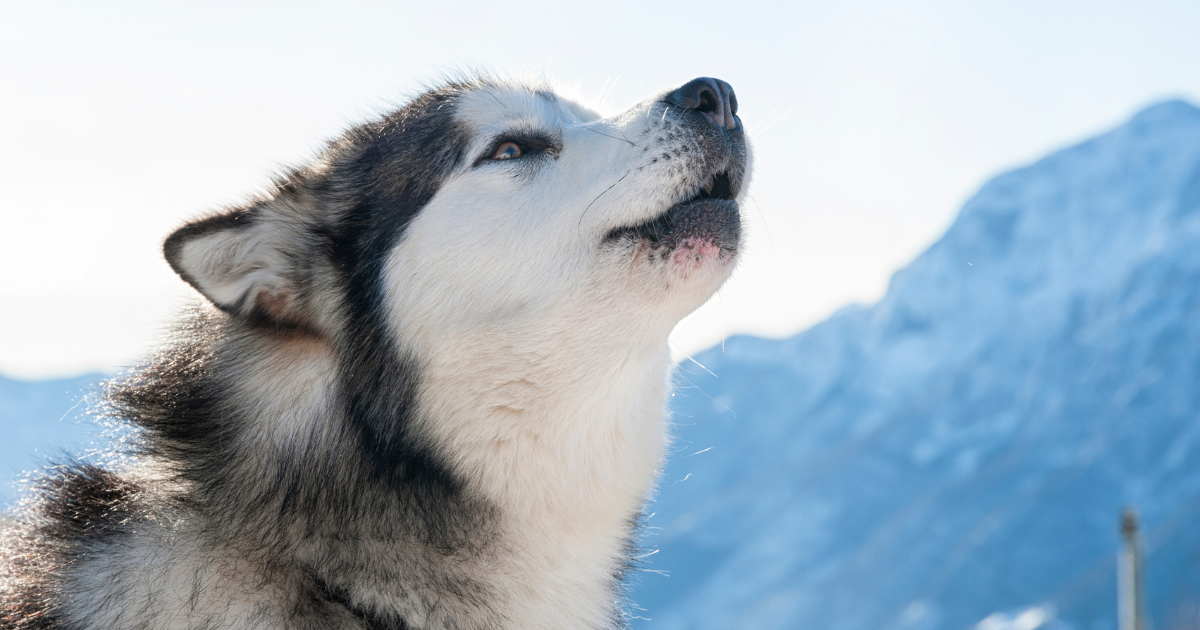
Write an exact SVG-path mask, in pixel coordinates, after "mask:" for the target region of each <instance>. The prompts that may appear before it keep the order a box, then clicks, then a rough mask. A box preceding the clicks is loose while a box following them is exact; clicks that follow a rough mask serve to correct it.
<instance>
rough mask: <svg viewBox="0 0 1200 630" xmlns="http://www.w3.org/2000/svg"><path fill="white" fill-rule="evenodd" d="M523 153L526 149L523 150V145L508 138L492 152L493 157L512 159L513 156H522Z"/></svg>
mask: <svg viewBox="0 0 1200 630" xmlns="http://www.w3.org/2000/svg"><path fill="white" fill-rule="evenodd" d="M522 153H524V151H523V150H521V145H519V144H517V143H516V142H513V141H512V140H508V141H505V142H501V143H500V146H498V147H496V152H495V153H493V154H492V159H493V160H511V159H513V158H519V157H521V154H522Z"/></svg>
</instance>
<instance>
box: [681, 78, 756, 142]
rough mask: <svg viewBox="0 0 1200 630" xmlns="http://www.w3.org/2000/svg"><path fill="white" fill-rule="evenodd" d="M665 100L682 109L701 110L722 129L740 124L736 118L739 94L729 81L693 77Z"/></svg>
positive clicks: (732, 127) (734, 127)
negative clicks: (734, 91) (736, 93)
mask: <svg viewBox="0 0 1200 630" xmlns="http://www.w3.org/2000/svg"><path fill="white" fill-rule="evenodd" d="M663 101H665V102H667V103H670V104H672V105H674V106H676V107H679V108H682V109H690V110H695V111H697V112H700V113H701V114H704V116H705V117H706V118H708V119H709V120H711V121H712V123H713V124H714V125H716V126H718V127H720V128H722V129H736V128H737V126H738V121H737V119H736V118H734V115H735V114H737V107H738V106H737V95H735V94H734V93H733V88H732V87H731V86H730V85H729V84H728V83H726V82H724V81H722V80H720V79H713V78H710V77H700V78H699V79H692V80H691V81H688V82H687V83H685V84H683V86H682V87H680V88H679V89H677V90H675V91H674V92H671V93H670V94H668V95H666V97H664V98H663Z"/></svg>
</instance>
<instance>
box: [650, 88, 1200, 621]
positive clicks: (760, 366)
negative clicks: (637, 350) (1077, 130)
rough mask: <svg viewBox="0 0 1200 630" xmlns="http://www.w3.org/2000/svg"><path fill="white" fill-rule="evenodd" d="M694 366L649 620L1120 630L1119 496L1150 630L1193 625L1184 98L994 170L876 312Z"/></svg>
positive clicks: (1191, 139) (668, 481)
mask: <svg viewBox="0 0 1200 630" xmlns="http://www.w3.org/2000/svg"><path fill="white" fill-rule="evenodd" d="M796 290H801V289H799V288H797V289H796ZM696 360H697V362H698V363H699V364H702V365H703V366H704V367H705V368H706V369H700V368H699V367H696V366H695V365H691V366H689V364H687V363H685V364H684V366H682V370H681V374H680V385H681V387H682V389H681V390H680V392H679V394H678V395H677V397H676V399H677V401H678V402H677V403H676V405H675V408H676V419H677V421H678V423H679V426H678V427H677V430H676V434H677V435H678V436H679V443H678V444H679V452H678V453H676V455H675V456H674V457H673V458H672V460H671V462H670V464H669V466H668V467H667V470H666V473H665V477H664V483H663V486H662V489H661V490H660V492H659V497H658V499H657V502H656V503H655V505H653V506H652V508H651V510H650V511H651V512H654V513H655V515H654V516H653V517H651V519H650V520H649V523H650V525H652V526H655V527H658V528H661V529H656V530H651V532H652V533H651V536H650V537H649V538H648V539H647V544H648V546H651V547H655V546H656V547H658V548H659V549H660V551H659V553H657V554H655V555H653V556H650V557H649V558H647V559H646V562H647V568H649V569H651V570H654V571H663V572H669V573H670V577H663V576H662V575H659V574H656V573H645V574H643V575H642V576H641V579H640V582H641V586H640V588H639V589H638V590H637V591H636V593H635V597H636V599H637V601H638V602H639V604H641V605H642V606H643V607H644V608H645V609H646V610H645V611H643V612H641V613H640V614H641V615H642V616H645V617H650V618H652V619H653V620H654V621H653V623H643V624H639V626H641V627H647V628H651V627H652V628H659V629H666V628H756V629H768V628H822V629H828V630H835V629H846V630H849V629H855V630H859V629H861V630H867V629H870V630H876V629H879V628H914V629H932V628H967V627H972V626H974V625H975V624H976V623H978V622H980V621H981V620H983V619H984V618H986V617H988V616H989V615H991V614H992V613H995V612H1002V613H1006V614H1009V615H1010V617H1011V616H1017V615H1018V614H1019V613H1021V611H1025V612H1027V613H1030V611H1031V610H1032V611H1037V612H1036V614H1032V613H1030V614H1026V615H1025V617H1022V619H1024V620H1025V622H1023V623H1024V625H1025V626H1029V627H1034V626H1030V625H1029V624H1031V623H1034V622H1035V621H1036V622H1037V623H1038V624H1040V625H1041V626H1043V627H1055V626H1057V627H1076V628H1089V629H1090V628H1097V629H1099V628H1112V627H1114V626H1115V574H1114V571H1115V567H1114V564H1115V563H1114V562H1113V557H1114V552H1115V549H1116V546H1117V533H1116V519H1117V513H1118V510H1119V509H1120V507H1121V506H1122V505H1125V504H1127V503H1128V504H1134V505H1136V506H1137V507H1138V508H1139V509H1140V510H1141V512H1142V515H1143V518H1144V521H1145V523H1146V525H1147V527H1148V531H1147V534H1148V544H1149V546H1150V548H1151V551H1150V555H1149V558H1148V566H1149V569H1148V575H1147V590H1148V595H1149V598H1150V611H1151V613H1152V614H1153V616H1154V619H1155V621H1156V626H1155V627H1157V628H1160V629H1161V628H1168V627H1175V625H1181V624H1186V623H1192V624H1195V623H1196V622H1197V621H1200V617H1197V611H1198V610H1200V608H1198V604H1200V526H1198V525H1200V459H1198V458H1200V110H1197V109H1196V108H1194V107H1192V106H1191V105H1188V104H1186V103H1182V102H1169V103H1164V104H1161V105H1157V106H1154V107H1151V108H1149V109H1147V110H1146V111H1143V112H1142V113H1140V114H1138V115H1137V116H1135V117H1134V118H1133V119H1132V120H1131V121H1129V122H1128V123H1127V124H1126V125H1124V126H1122V127H1120V128H1119V129H1116V130H1114V131H1112V132H1110V133H1108V134H1105V135H1103V136H1101V137H1099V138H1096V139H1094V140H1091V141H1088V142H1085V143H1083V144H1080V145H1078V146H1076V147H1072V148H1070V149H1066V150H1064V151H1060V152H1058V153H1055V154H1053V155H1051V156H1050V157H1047V158H1045V159H1043V160H1041V161H1039V162H1038V163H1036V164H1034V165H1032V166H1029V167H1027V168H1022V169H1019V170H1016V171H1013V172H1011V173H1007V174H1005V175H1001V176H999V177H997V178H995V179H994V180H992V181H991V182H989V183H988V184H987V185H985V186H984V187H983V189H982V190H981V191H980V192H979V193H978V194H977V195H976V196H975V197H974V198H973V199H971V200H970V201H969V202H968V203H967V204H966V205H965V206H964V208H963V210H962V213H961V215H960V217H959V218H958V220H957V221H956V222H955V223H954V225H953V226H952V227H951V228H950V229H949V231H948V232H947V233H946V235H945V236H944V237H943V238H942V239H941V240H940V241H939V242H938V243H936V244H935V245H934V246H932V247H931V248H930V249H929V250H928V251H927V252H925V253H924V254H922V255H921V256H920V257H918V258H917V260H915V261H914V262H913V263H912V264H911V265H909V266H908V267H907V268H906V269H904V270H902V271H900V272H899V273H897V274H896V275H895V277H894V278H893V280H892V283H891V286H890V287H889V290H888V292H887V294H886V296H885V297H884V298H883V299H882V300H881V301H880V302H879V303H878V304H875V305H873V306H871V307H869V308H856V309H847V310H845V311H843V312H841V313H839V314H837V315H835V316H834V317H832V318H831V319H830V320H828V321H826V322H825V323H823V324H820V325H818V326H816V327H814V328H813V329H811V330H809V331H807V332H804V333H802V334H800V335H798V336H796V337H794V338H791V339H788V340H784V341H768V340H760V339H751V338H734V339H730V340H728V341H727V342H726V343H725V344H724V350H723V351H722V350H721V349H720V348H715V349H713V350H710V351H708V352H705V353H703V354H701V355H700V356H698V357H696ZM710 372H711V373H710ZM704 449H711V450H704ZM701 451H702V452H701ZM1031 615H1032V616H1031ZM1000 619H1001V616H1000V615H997V616H994V617H991V618H990V619H989V621H988V623H986V624H983V625H982V626H981V628H982V627H989V626H988V624H992V625H993V626H994V625H995V624H996V623H999V620H1000ZM1031 620H1032V621H1031ZM1018 625H1021V624H1018ZM995 627H1001V626H995Z"/></svg>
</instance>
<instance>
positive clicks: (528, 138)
mask: <svg viewBox="0 0 1200 630" xmlns="http://www.w3.org/2000/svg"><path fill="white" fill-rule="evenodd" d="M554 135H555V134H550V133H545V132H526V131H512V132H507V133H503V134H500V135H498V136H496V138H495V139H494V140H493V141H492V143H491V144H490V145H489V148H488V149H487V150H486V151H484V152H483V153H481V154H480V155H479V157H478V158H476V159H475V162H474V164H473V166H483V165H484V164H491V163H494V162H513V161H519V160H527V159H529V158H534V157H539V156H542V157H544V156H550V157H554V158H557V157H558V155H559V153H560V152H562V140H561V138H560V139H558V140H554V139H553V138H554ZM506 142H514V143H516V144H517V145H518V146H520V147H521V155H520V156H518V157H514V158H510V159H507V160H496V159H494V158H493V156H494V155H495V154H496V151H497V149H499V148H500V145H502V144H504V143H506Z"/></svg>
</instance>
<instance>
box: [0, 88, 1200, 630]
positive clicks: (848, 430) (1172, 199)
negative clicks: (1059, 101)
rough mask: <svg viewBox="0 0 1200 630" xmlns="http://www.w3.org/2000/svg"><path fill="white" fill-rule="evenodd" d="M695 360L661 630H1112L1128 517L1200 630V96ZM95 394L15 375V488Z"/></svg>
mask: <svg viewBox="0 0 1200 630" xmlns="http://www.w3.org/2000/svg"><path fill="white" fill-rule="evenodd" d="M780 289H781V290H795V291H802V290H803V287H781V288H780ZM696 362H697V364H693V363H689V362H685V363H684V365H683V366H681V370H680V373H679V376H678V381H679V385H680V389H679V390H678V393H677V394H676V396H675V404H674V408H675V420H676V423H677V426H676V434H677V435H678V438H679V439H678V441H677V444H676V449H675V450H676V452H675V454H674V455H673V457H672V459H671V462H670V464H669V465H668V467H667V470H666V472H665V474H664V478H663V483H662V487H661V489H660V491H659V493H658V497H657V500H656V502H655V503H654V505H652V506H651V509H650V511H651V512H653V513H654V515H653V516H651V517H650V518H649V519H648V521H647V524H648V525H649V526H650V529H649V535H648V537H647V540H646V544H647V546H648V547H651V548H655V547H656V548H658V549H659V551H658V553H656V554H654V555H651V556H649V557H647V558H646V559H645V560H644V568H645V569H647V571H645V572H642V573H639V574H638V580H637V581H638V585H637V588H636V589H635V590H634V597H635V599H636V601H637V602H638V603H639V604H641V606H642V607H643V608H644V609H645V610H643V611H640V612H639V614H640V615H642V616H644V617H649V618H651V619H652V620H653V621H650V622H645V621H637V622H636V623H635V625H636V626H637V627H638V628H639V629H640V628H654V629H661V630H674V629H682V628H689V629H697V630H699V629H716V628H721V629H726V628H753V629H755V630H772V629H788V630H795V629H801V630H808V629H813V630H902V629H912V630H934V629H967V628H978V630H1016V629H1020V630H1034V629H1035V628H1075V629H1078V630H1104V629H1112V628H1114V627H1115V610H1116V593H1115V581H1116V578H1115V562H1114V557H1115V551H1116V548H1117V530H1116V528H1117V515H1118V511H1119V509H1120V508H1121V507H1122V506H1125V505H1134V506H1136V507H1137V508H1138V510H1139V511H1140V513H1141V515H1142V518H1143V521H1144V523H1145V525H1146V536H1145V542H1146V543H1147V546H1148V548H1149V553H1148V557H1147V567H1148V570H1147V576H1146V577H1147V589H1146V590H1147V594H1148V597H1149V612H1150V614H1151V615H1152V616H1153V621H1154V626H1153V627H1154V628H1156V629H1157V630H1165V629H1171V628H1184V627H1189V628H1194V627H1197V626H1200V110H1197V109H1196V108H1194V107H1192V106H1191V105H1188V104H1186V103H1182V102H1169V103H1164V104H1161V105H1157V106H1154V107H1151V108H1150V109H1147V110H1146V111H1144V112H1142V113H1140V114H1138V115H1137V116H1135V117H1134V118H1133V119H1132V120H1131V121H1130V122H1129V123H1128V124H1126V125H1124V126H1122V127H1121V128H1119V129H1117V130H1115V131H1113V132H1111V133H1108V134H1105V135H1104V136H1101V137H1099V138H1097V139H1094V140H1091V141H1089V142H1085V143H1083V144H1081V145H1079V146H1076V147H1073V148H1070V149H1067V150H1065V151H1061V152H1059V153H1056V154H1054V155H1052V156H1050V157H1048V158H1046V159H1044V160H1042V161H1040V162H1038V163H1036V164H1034V165H1032V166H1030V167H1027V168H1023V169H1020V170H1017V171H1014V172H1012V173H1008V174H1005V175H1002V176H1000V177H997V178H996V179H994V180H993V181H991V182H989V183H988V184H987V185H986V186H984V188H983V189H982V190H981V191H980V192H979V194H978V195H977V196H976V197H975V198H974V199H972V200H971V201H970V202H968V203H967V204H966V206H965V207H964V208H963V211H962V214H961V216H960V217H959V219H958V221H957V222H956V223H955V224H954V225H953V226H952V227H951V228H950V230H949V231H948V232H947V234H946V235H945V237H944V238H942V239H941V241H939V242H938V243H937V244H935V245H934V246H933V247H931V248H930V249H929V251H927V252H926V253H925V254H923V255H922V256H920V257H919V258H918V259H917V260H916V261H914V262H913V263H912V264H911V265H910V266H909V267H908V268H906V269H904V270H902V271H900V272H899V273H897V274H896V276H895V278H894V279H893V281H892V285H891V287H890V289H889V291H888V293H887V295H886V296H885V297H884V298H883V300H881V301H880V302H879V303H878V304H875V305H873V306H870V307H856V308H848V309H846V310H844V311H842V312H840V313H838V314H837V315H835V316H833V317H832V318H830V319H829V320H828V321H826V322H825V323H823V324H820V325H818V326H816V327H814V328H813V329H811V330H809V331H807V332H804V333H802V334H800V335H797V336H796V337H793V338H791V339H787V340H783V341H770V340H763V339H753V338H745V337H740V338H734V339H730V340H728V341H727V342H726V343H725V344H724V348H723V349H722V348H714V349H712V350H710V351H708V352H706V353H703V354H701V355H699V356H697V357H696ZM699 365H702V366H703V368H702V367H699ZM94 380H95V379H94V378H92V377H85V378H82V379H80V380H78V381H67V382H48V383H42V384H28V383H14V382H11V381H3V380H0V440H3V441H2V442H0V457H2V458H3V459H0V462H2V465H0V474H4V475H11V474H12V473H13V472H15V471H17V470H22V469H27V468H29V467H30V466H32V465H35V464H36V463H37V462H38V461H39V459H38V457H39V456H40V454H33V453H32V449H33V448H35V447H38V448H42V449H45V448H46V447H53V446H59V445H62V444H67V443H70V442H74V441H78V442H80V443H84V442H86V441H87V440H90V439H92V436H93V435H94V430H90V429H89V428H88V427H87V426H86V425H84V426H80V425H78V424H75V423H73V422H71V420H72V419H73V417H74V416H72V415H71V414H67V419H66V420H64V421H59V418H61V417H63V415H64V413H66V412H67V411H68V410H69V409H70V408H71V407H72V405H73V404H74V403H75V401H76V400H77V398H78V397H79V395H80V394H81V393H82V391H81V390H82V389H83V388H84V387H85V386H86V385H87V383H90V382H93V381H94ZM39 396H41V397H42V398H38V397H39ZM85 448H86V447H76V448H75V449H73V450H74V451H76V452H78V451H80V450H84V449H85ZM31 455H32V456H31ZM0 493H3V494H0V501H5V502H7V501H9V500H10V499H11V497H12V496H13V495H12V492H11V488H9V487H8V486H7V485H0ZM660 572H661V573H669V577H667V576H664V575H662V574H661V573H660Z"/></svg>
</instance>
